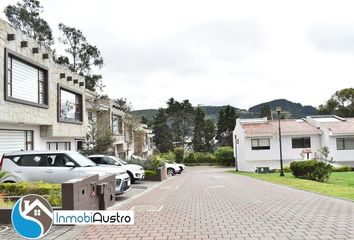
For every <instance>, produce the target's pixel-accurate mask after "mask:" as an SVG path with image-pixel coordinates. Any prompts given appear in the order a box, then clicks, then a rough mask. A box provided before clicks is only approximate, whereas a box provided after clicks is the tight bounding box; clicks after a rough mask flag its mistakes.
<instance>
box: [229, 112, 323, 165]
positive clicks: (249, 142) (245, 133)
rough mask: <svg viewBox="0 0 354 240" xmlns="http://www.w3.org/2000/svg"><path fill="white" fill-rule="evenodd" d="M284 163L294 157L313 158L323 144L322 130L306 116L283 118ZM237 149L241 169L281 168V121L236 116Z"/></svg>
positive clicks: (235, 134) (236, 154)
mask: <svg viewBox="0 0 354 240" xmlns="http://www.w3.org/2000/svg"><path fill="white" fill-rule="evenodd" d="M281 130H282V152H283V161H284V165H289V164H290V162H291V161H294V160H298V159H301V154H304V157H305V158H311V157H312V154H313V153H314V152H316V150H317V149H319V148H320V147H321V144H320V139H321V131H320V130H319V129H317V128H316V127H314V126H312V125H311V124H309V123H308V122H306V121H304V120H290V119H289V120H281ZM234 143H235V144H234V152H235V157H236V160H237V164H238V168H239V170H241V171H254V170H255V169H256V167H270V168H271V169H279V168H280V165H279V155H280V154H279V151H280V150H279V149H280V148H279V133H278V121H277V120H267V119H266V118H262V119H237V120H236V126H235V130H234Z"/></svg>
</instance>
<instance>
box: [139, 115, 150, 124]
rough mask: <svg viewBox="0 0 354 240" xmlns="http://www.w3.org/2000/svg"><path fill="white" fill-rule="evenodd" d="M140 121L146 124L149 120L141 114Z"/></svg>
mask: <svg viewBox="0 0 354 240" xmlns="http://www.w3.org/2000/svg"><path fill="white" fill-rule="evenodd" d="M140 123H143V124H148V123H149V120H147V118H146V117H145V116H142V117H141V119H140Z"/></svg>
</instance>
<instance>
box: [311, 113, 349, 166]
mask: <svg viewBox="0 0 354 240" xmlns="http://www.w3.org/2000/svg"><path fill="white" fill-rule="evenodd" d="M306 121H307V122H308V123H310V124H312V125H313V126H315V127H317V128H319V129H320V130H321V131H322V135H321V146H327V147H329V151H330V153H329V158H333V160H334V161H335V164H338V165H347V166H354V118H341V117H338V116H310V117H306Z"/></svg>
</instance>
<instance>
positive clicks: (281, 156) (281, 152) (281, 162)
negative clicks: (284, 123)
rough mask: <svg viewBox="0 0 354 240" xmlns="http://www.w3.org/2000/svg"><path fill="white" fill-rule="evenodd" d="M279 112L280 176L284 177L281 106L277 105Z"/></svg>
mask: <svg viewBox="0 0 354 240" xmlns="http://www.w3.org/2000/svg"><path fill="white" fill-rule="evenodd" d="M275 111H277V113H278V126H279V149H280V176H281V177H284V169H283V151H282V146H281V128H280V111H281V108H280V107H277V108H276V109H275Z"/></svg>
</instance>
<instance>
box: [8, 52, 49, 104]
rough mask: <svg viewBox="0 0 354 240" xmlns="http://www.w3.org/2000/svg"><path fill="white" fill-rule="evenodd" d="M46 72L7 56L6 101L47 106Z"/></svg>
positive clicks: (21, 60)
mask: <svg viewBox="0 0 354 240" xmlns="http://www.w3.org/2000/svg"><path fill="white" fill-rule="evenodd" d="M47 78H48V71H47V70H45V69H43V68H41V67H39V66H37V65H35V64H34V63H29V62H26V61H25V60H23V59H20V58H18V57H15V56H13V55H12V54H8V56H7V78H6V82H7V88H6V90H7V91H6V99H7V100H9V101H15V102H19V103H25V104H31V105H36V106H46V105H48V100H47V99H48V98H47V91H48V90H47V83H48V80H47Z"/></svg>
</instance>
